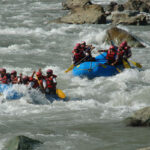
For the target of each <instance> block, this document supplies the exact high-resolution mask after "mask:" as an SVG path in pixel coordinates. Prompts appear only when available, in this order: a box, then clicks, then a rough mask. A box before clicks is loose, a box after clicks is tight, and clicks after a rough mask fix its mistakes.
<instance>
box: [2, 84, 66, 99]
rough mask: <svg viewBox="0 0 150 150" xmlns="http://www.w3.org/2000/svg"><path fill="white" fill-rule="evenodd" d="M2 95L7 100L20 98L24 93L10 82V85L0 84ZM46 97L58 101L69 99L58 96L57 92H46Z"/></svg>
mask: <svg viewBox="0 0 150 150" xmlns="http://www.w3.org/2000/svg"><path fill="white" fill-rule="evenodd" d="M30 92H31V91H30V90H29V93H30ZM0 95H2V96H3V97H4V98H5V99H7V100H18V99H20V98H21V97H23V96H24V95H23V93H20V92H18V91H16V90H15V88H14V87H13V85H12V84H9V85H7V84H0ZM45 97H46V99H47V100H49V101H50V102H53V101H55V100H56V101H61V100H63V101H67V98H64V99H61V98H59V97H58V95H57V94H55V95H49V94H45Z"/></svg>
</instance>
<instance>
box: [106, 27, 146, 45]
mask: <svg viewBox="0 0 150 150" xmlns="http://www.w3.org/2000/svg"><path fill="white" fill-rule="evenodd" d="M111 40H113V41H114V43H115V44H116V45H119V44H120V43H121V42H123V41H125V40H126V41H127V42H128V45H129V46H131V47H145V46H144V45H143V44H142V43H140V42H139V41H138V40H137V39H136V38H135V37H134V36H133V35H131V34H130V33H128V32H127V31H125V30H122V29H120V28H117V27H112V28H111V29H109V30H108V31H107V35H106V39H105V42H107V43H108V42H109V43H110V41H111Z"/></svg>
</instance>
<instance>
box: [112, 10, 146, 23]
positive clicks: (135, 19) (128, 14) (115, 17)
mask: <svg viewBox="0 0 150 150" xmlns="http://www.w3.org/2000/svg"><path fill="white" fill-rule="evenodd" d="M137 14H138V12H137V11H123V12H118V11H116V12H113V13H112V17H111V19H112V23H113V24H124V25H147V24H148V22H147V18H146V16H145V15H142V14H139V15H137Z"/></svg>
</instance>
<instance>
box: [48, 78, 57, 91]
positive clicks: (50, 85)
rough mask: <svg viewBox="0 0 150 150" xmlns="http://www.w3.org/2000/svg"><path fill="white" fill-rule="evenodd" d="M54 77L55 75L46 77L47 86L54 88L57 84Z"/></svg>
mask: <svg viewBox="0 0 150 150" xmlns="http://www.w3.org/2000/svg"><path fill="white" fill-rule="evenodd" d="M53 79H54V76H53V75H52V76H50V77H47V78H46V88H50V89H52V88H54V87H55V86H56V84H54V81H53Z"/></svg>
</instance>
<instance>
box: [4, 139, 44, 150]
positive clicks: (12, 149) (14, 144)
mask: <svg viewBox="0 0 150 150" xmlns="http://www.w3.org/2000/svg"><path fill="white" fill-rule="evenodd" d="M39 144H42V142H40V141H38V140H34V139H31V138H28V137H26V136H16V137H14V138H13V139H11V140H10V141H9V142H8V143H7V145H6V146H5V149H4V150H33V149H34V148H35V147H36V146H39Z"/></svg>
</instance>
